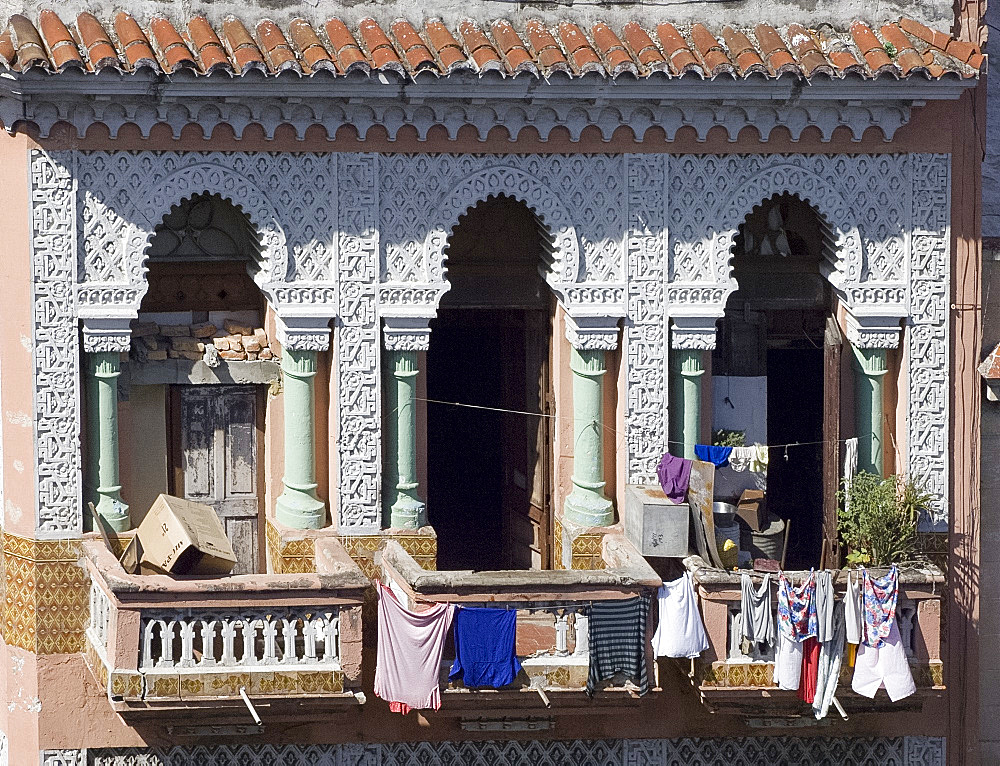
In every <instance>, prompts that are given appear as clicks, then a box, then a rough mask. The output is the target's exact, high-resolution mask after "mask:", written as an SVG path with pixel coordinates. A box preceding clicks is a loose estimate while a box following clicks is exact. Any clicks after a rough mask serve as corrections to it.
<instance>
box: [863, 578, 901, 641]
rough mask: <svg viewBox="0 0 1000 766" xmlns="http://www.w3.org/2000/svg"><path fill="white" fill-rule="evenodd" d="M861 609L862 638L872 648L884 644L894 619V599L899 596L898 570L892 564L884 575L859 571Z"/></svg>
mask: <svg viewBox="0 0 1000 766" xmlns="http://www.w3.org/2000/svg"><path fill="white" fill-rule="evenodd" d="M861 577H862V584H863V592H862V601H863V604H862V606H863V611H864V618H865V622H864V625H862V626H861V627H862V629H861V632H862V634H863V635H862V640H863V641H864V642H865V644H866V645H867V646H870V647H872V648H873V649H881V648H882V647H883V646H885V643H886V639H887V638H888V637H889V631H890V630H892V623H893V620H895V619H896V601H897V599H898V598H899V572H898V571H897V570H896V566H895V565H893V566H892V568H891V569H889V573H888V574H887V575H886V576H885V577H879V578H873V577H872V576H871V575H870V574H868V570H867V569H865V570H864V571H863V572H862V573H861Z"/></svg>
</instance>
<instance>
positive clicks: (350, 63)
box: [326, 19, 370, 72]
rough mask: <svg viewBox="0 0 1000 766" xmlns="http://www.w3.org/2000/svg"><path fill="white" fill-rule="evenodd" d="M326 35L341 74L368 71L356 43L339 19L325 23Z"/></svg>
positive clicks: (365, 59) (367, 66) (362, 54)
mask: <svg viewBox="0 0 1000 766" xmlns="http://www.w3.org/2000/svg"><path fill="white" fill-rule="evenodd" d="M326 34H327V36H328V37H329V38H330V44H331V45H333V53H334V55H335V56H336V57H337V63H338V64H339V65H340V71H341V72H347V71H350V70H351V68H352V67H353V68H355V69H369V68H370V65H369V61H368V59H367V58H365V54H364V53H362V52H361V47H360V46H359V45H358V41H357V40H355V39H354V35H352V34H351V31H350V30H349V29H348V28H347V25H346V24H345V23H344V22H343V21H341V20H340V19H330V20H329V21H328V22H326Z"/></svg>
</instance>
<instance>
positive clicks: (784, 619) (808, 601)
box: [778, 570, 818, 641]
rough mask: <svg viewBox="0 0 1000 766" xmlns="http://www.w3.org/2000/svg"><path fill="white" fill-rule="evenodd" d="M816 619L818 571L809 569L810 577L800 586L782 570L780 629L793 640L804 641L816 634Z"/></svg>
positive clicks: (779, 598) (779, 579) (779, 582)
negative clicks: (796, 586)
mask: <svg viewBox="0 0 1000 766" xmlns="http://www.w3.org/2000/svg"><path fill="white" fill-rule="evenodd" d="M817 627H818V625H817V620H816V573H815V572H813V571H812V570H810V571H809V577H807V578H806V580H805V581H804V582H803V583H802V585H800V586H799V587H798V588H794V587H792V584H791V582H789V580H788V578H787V577H785V573H784V572H782V573H781V576H780V577H779V578H778V630H780V631H781V632H782V633H784V634H785V635H786V636H787V637H788V638H790V639H792V640H793V641H804V640H805V639H807V638H809V637H811V636H815V635H816V630H817Z"/></svg>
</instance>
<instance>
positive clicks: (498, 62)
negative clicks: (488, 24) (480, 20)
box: [457, 18, 507, 76]
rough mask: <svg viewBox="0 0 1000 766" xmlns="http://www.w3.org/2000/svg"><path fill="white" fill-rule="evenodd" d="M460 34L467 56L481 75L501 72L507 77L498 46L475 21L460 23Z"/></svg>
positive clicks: (463, 20)
mask: <svg viewBox="0 0 1000 766" xmlns="http://www.w3.org/2000/svg"><path fill="white" fill-rule="evenodd" d="M457 28H458V34H459V35H460V36H461V38H462V46H463V48H464V49H465V54H466V56H467V57H468V58H469V60H470V61H471V62H472V63H473V65H474V66H475V68H476V71H478V72H479V74H485V73H486V72H499V73H500V74H501V75H504V76H506V74H507V72H506V70H505V69H504V66H503V59H502V58H501V56H500V54H499V52H498V51H497V49H496V45H495V43H494V42H493V40H491V39H490V37H489V35H488V34H487V33H486V31H485V30H483V29H481V28H480V27H479V25H478V24H476V22H475V21H473V20H472V19H469V18H465V19H462V20H461V21H459V22H458V27H457Z"/></svg>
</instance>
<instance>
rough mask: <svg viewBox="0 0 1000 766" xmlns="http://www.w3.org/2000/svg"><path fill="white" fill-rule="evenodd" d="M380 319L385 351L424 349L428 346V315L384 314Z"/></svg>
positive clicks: (429, 337) (429, 329)
mask: <svg viewBox="0 0 1000 766" xmlns="http://www.w3.org/2000/svg"><path fill="white" fill-rule="evenodd" d="M382 320H383V325H382V340H383V342H384V344H385V348H386V350H387V351H426V350H427V349H428V348H429V347H430V342H431V327H430V317H401V316H386V317H383V318H382Z"/></svg>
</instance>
